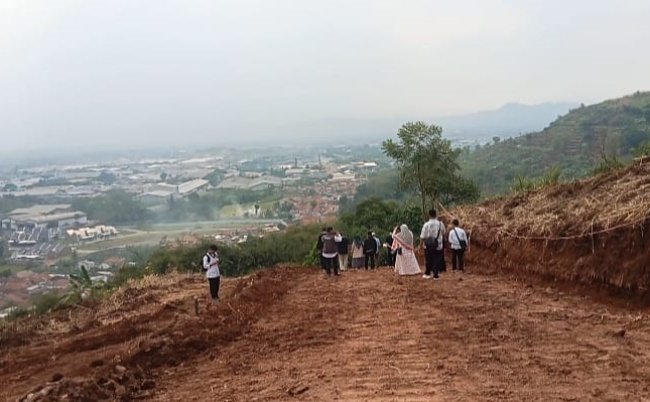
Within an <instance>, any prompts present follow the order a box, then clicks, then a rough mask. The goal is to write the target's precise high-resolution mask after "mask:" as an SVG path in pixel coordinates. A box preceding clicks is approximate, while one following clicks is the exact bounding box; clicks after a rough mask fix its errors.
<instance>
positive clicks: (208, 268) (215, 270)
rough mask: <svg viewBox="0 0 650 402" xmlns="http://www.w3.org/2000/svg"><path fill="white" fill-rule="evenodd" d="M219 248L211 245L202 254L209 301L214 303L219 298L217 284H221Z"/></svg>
mask: <svg viewBox="0 0 650 402" xmlns="http://www.w3.org/2000/svg"><path fill="white" fill-rule="evenodd" d="M218 251H219V249H218V248H217V246H215V245H212V246H210V248H209V249H208V252H207V253H206V254H205V255H204V256H203V270H204V271H205V277H206V278H207V279H208V283H209V284H210V303H211V304H214V303H216V302H217V300H219V286H220V285H221V273H220V272H219V254H218Z"/></svg>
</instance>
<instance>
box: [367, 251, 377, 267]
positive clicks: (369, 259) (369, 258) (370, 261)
mask: <svg viewBox="0 0 650 402" xmlns="http://www.w3.org/2000/svg"><path fill="white" fill-rule="evenodd" d="M365 256H366V262H365V266H366V269H368V267H369V266H370V268H372V269H375V256H376V254H375V253H369V254H365Z"/></svg>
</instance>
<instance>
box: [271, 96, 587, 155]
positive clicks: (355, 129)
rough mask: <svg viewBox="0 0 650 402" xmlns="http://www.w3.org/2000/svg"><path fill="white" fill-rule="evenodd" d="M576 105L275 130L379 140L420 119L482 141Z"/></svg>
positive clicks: (302, 138)
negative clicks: (407, 123) (405, 124)
mask: <svg viewBox="0 0 650 402" xmlns="http://www.w3.org/2000/svg"><path fill="white" fill-rule="evenodd" d="M577 106H578V105H577V104H573V103H543V104H539V105H522V104H519V103H508V104H506V105H504V106H502V107H501V108H499V109H497V110H490V111H483V112H477V113H471V114H466V115H459V116H448V117H423V116H402V117H387V118H340V119H319V120H310V121H305V122H301V123H296V124H291V125H288V126H283V127H278V128H276V131H278V132H291V133H298V134H292V135H291V136H290V137H288V138H285V141H287V143H288V142H290V143H292V144H301V143H309V144H312V145H323V144H329V143H331V141H332V140H336V141H338V142H346V143H359V142H365V143H381V142H382V141H384V140H385V139H387V138H390V137H392V136H394V135H395V134H396V133H397V130H399V128H400V127H401V126H402V124H404V123H406V122H408V121H418V120H423V121H426V122H427V123H431V124H436V125H438V126H442V129H443V135H444V136H445V137H446V138H449V139H452V140H456V141H458V140H465V141H470V142H479V143H485V142H488V141H490V140H491V139H492V137H495V136H499V137H502V138H509V137H513V136H518V135H520V134H525V133H529V132H534V131H539V130H541V129H543V128H544V127H546V126H547V125H548V124H549V123H550V122H552V121H553V120H555V119H556V118H557V117H558V116H559V115H563V114H566V113H567V112H568V111H569V109H571V108H572V107H577Z"/></svg>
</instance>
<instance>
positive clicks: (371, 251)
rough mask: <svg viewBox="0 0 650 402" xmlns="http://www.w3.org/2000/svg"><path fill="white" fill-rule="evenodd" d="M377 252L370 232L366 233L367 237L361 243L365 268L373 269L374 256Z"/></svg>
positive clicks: (375, 242)
mask: <svg viewBox="0 0 650 402" xmlns="http://www.w3.org/2000/svg"><path fill="white" fill-rule="evenodd" d="M378 252H379V247H377V240H376V239H375V236H373V233H372V231H369V232H368V237H367V238H366V240H365V241H364V242H363V255H364V256H365V267H366V269H368V267H370V268H372V269H375V263H376V261H375V260H376V256H377V253H378Z"/></svg>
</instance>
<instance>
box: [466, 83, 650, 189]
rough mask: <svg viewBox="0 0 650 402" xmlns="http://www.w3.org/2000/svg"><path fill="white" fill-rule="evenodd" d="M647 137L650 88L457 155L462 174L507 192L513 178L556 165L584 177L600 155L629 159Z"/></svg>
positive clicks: (533, 174)
mask: <svg viewBox="0 0 650 402" xmlns="http://www.w3.org/2000/svg"><path fill="white" fill-rule="evenodd" d="M649 140H650V92H639V93H636V94H634V95H630V96H626V97H623V98H619V99H614V100H608V101H605V102H602V103H599V104H596V105H592V106H584V107H580V108H578V109H574V110H572V111H571V112H570V113H568V114H567V115H565V116H562V117H560V118H558V119H557V120H555V121H554V122H553V123H551V124H550V125H549V126H548V127H547V128H545V129H544V130H542V131H541V132H538V133H533V134H527V135H524V136H521V137H517V138H513V139H508V140H504V141H500V142H499V143H496V144H493V145H489V146H485V147H482V148H480V149H478V150H476V151H473V152H471V153H467V152H466V153H464V154H463V155H462V156H461V159H460V165H461V167H462V171H463V174H464V175H465V176H467V177H469V178H472V179H474V180H475V181H476V182H477V183H479V184H480V186H481V189H482V190H483V192H484V193H486V194H488V195H489V194H498V193H502V192H504V191H506V190H508V189H509V188H510V187H511V186H512V184H513V182H514V180H515V179H516V177H517V176H519V175H521V176H525V177H539V176H542V175H543V174H544V173H545V172H546V171H548V170H549V169H550V168H552V167H558V168H559V169H561V171H562V177H563V178H565V179H573V178H580V177H583V176H585V175H587V174H588V173H589V172H590V171H591V170H592V169H593V168H594V167H595V166H596V165H597V164H598V162H599V161H600V159H601V156H602V155H603V153H605V154H607V155H617V156H619V157H621V158H626V157H629V156H630V155H631V153H632V150H633V149H634V148H635V147H637V146H639V145H640V144H642V143H643V142H645V141H649Z"/></svg>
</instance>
